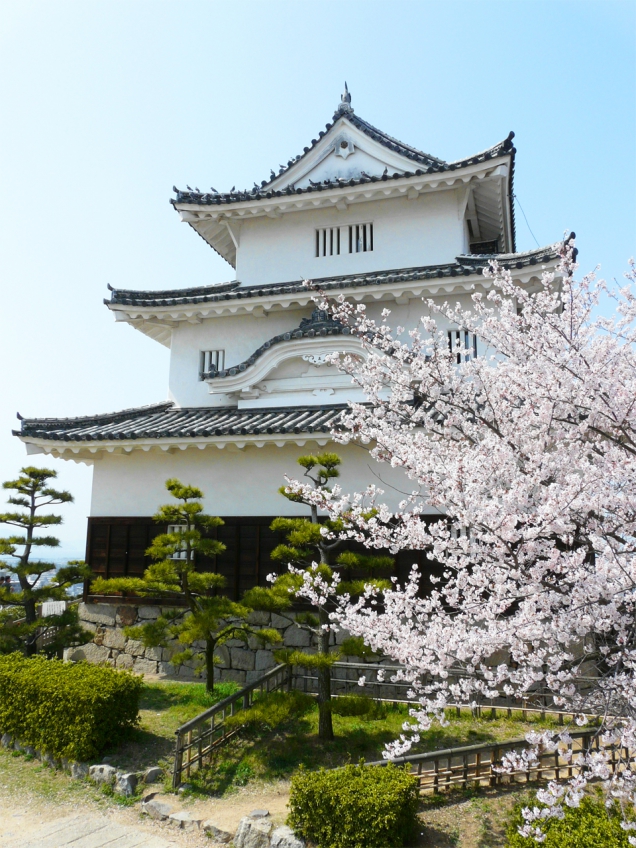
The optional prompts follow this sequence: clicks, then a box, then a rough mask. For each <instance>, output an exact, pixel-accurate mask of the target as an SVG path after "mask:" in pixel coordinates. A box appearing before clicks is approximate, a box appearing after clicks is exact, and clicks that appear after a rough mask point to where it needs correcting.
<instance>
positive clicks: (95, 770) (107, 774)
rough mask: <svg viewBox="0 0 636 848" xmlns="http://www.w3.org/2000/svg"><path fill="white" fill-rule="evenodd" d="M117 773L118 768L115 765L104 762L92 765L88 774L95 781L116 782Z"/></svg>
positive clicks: (98, 782)
mask: <svg viewBox="0 0 636 848" xmlns="http://www.w3.org/2000/svg"><path fill="white" fill-rule="evenodd" d="M116 775H117V769H116V768H115V767H114V766H108V765H106V764H105V763H102V764H101V765H99V766H91V767H90V768H89V769H88V776H89V777H90V779H91V780H92V781H93V783H97V784H98V785H99V784H102V783H114V782H115V777H116Z"/></svg>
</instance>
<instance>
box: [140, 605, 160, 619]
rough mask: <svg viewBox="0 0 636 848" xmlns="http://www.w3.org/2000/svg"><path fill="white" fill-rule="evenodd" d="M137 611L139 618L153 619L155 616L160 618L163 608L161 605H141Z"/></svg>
mask: <svg viewBox="0 0 636 848" xmlns="http://www.w3.org/2000/svg"><path fill="white" fill-rule="evenodd" d="M137 613H138V615H139V618H143V619H145V620H146V621H152V620H153V619H155V618H159V616H160V615H161V610H160V609H159V607H139V609H138V611H137Z"/></svg>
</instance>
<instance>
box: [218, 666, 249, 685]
mask: <svg viewBox="0 0 636 848" xmlns="http://www.w3.org/2000/svg"><path fill="white" fill-rule="evenodd" d="M246 677H247V672H245V671H240V670H239V669H238V668H222V669H221V670H220V671H219V679H220V680H233V681H234V682H235V683H240V684H242V685H245V681H246Z"/></svg>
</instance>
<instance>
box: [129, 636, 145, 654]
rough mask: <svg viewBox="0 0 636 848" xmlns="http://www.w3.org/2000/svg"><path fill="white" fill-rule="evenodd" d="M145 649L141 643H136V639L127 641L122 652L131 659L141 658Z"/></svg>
mask: <svg viewBox="0 0 636 848" xmlns="http://www.w3.org/2000/svg"><path fill="white" fill-rule="evenodd" d="M145 650H146V648H145V647H144V643H143V642H138V641H137V640H136V639H127V640H126V647H125V648H124V651H126V653H127V654H131V655H132V656H133V657H143V655H144V653H145Z"/></svg>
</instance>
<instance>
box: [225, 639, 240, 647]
mask: <svg viewBox="0 0 636 848" xmlns="http://www.w3.org/2000/svg"><path fill="white" fill-rule="evenodd" d="M225 644H226V645H227V647H228V648H244V647H245V642H244V641H243V640H242V639H228V640H227V642H226V643H225Z"/></svg>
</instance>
